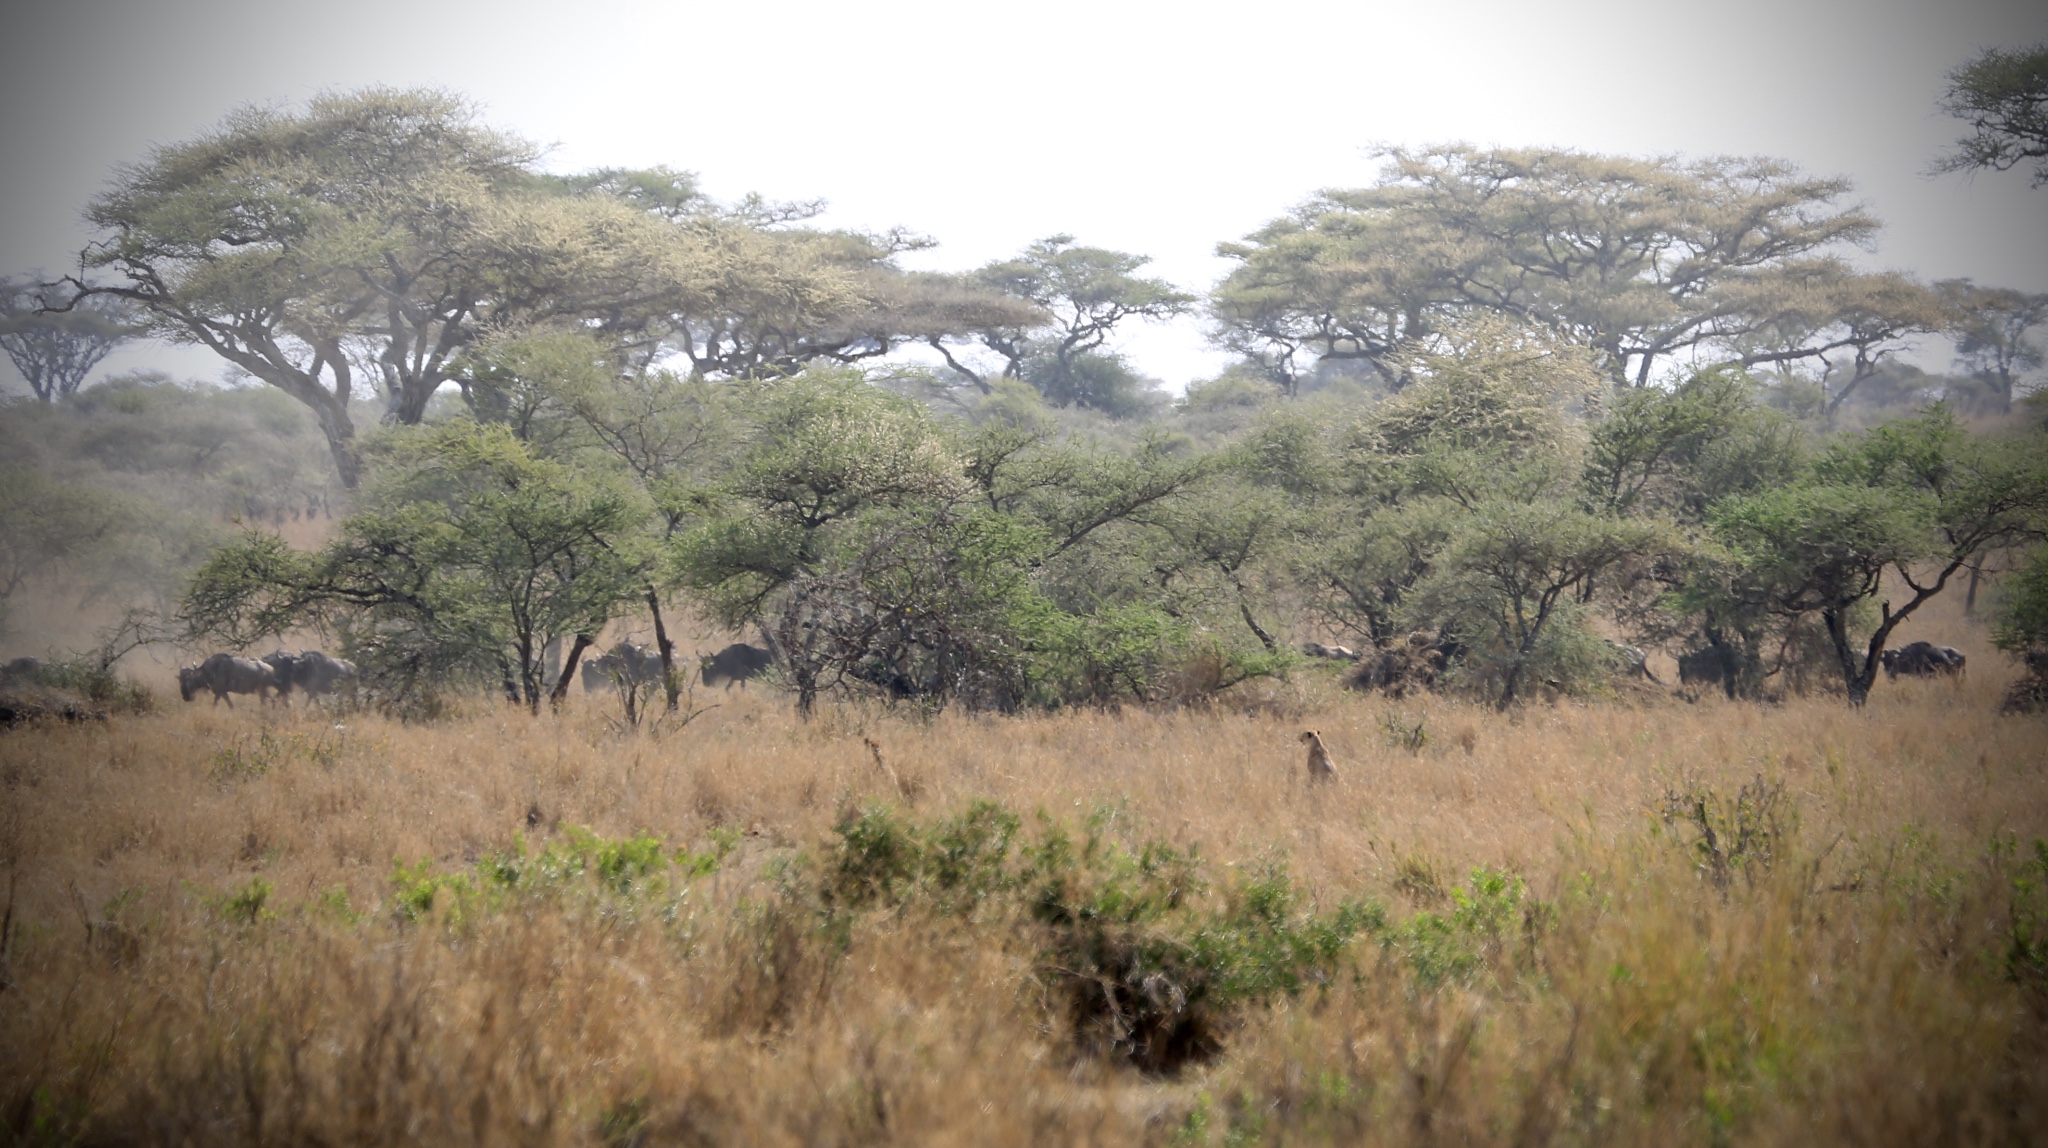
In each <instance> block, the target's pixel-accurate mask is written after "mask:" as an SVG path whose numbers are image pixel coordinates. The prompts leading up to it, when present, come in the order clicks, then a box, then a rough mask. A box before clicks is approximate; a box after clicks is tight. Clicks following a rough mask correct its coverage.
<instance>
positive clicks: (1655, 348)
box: [1211, 145, 1878, 392]
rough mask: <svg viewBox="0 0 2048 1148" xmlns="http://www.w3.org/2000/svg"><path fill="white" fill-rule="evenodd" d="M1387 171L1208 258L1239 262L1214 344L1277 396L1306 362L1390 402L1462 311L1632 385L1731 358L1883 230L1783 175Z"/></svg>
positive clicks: (1758, 165)
mask: <svg viewBox="0 0 2048 1148" xmlns="http://www.w3.org/2000/svg"><path fill="white" fill-rule="evenodd" d="M1382 155H1383V156H1384V157H1385V159H1386V161H1387V163H1386V166H1385V168H1384V169H1383V170H1382V172H1381V176H1380V179H1379V182H1378V183H1376V184H1374V185H1373V186H1371V187H1367V188H1362V189H1355V190H1336V191H1326V192H1323V193H1321V194H1319V195H1317V196H1316V197H1315V198H1313V199H1311V200H1309V201H1308V202H1306V203H1304V204H1302V205H1301V206H1300V207H1298V208H1296V209H1295V210H1294V211H1292V212H1291V213H1289V214H1288V215H1287V216H1285V217H1283V218H1281V219H1278V220H1275V221H1274V222H1272V223H1270V224H1267V225H1266V226H1265V227H1264V228H1261V229H1260V230H1259V231H1256V232H1254V233H1253V234H1252V235H1250V236H1248V237H1247V238H1246V239H1245V240H1244V241H1243V242H1240V243H1226V244H1222V245H1220V246H1219V248H1218V251H1219V253H1220V254H1222V255H1224V256H1226V257H1228V258H1231V259H1234V260H1236V261H1237V263H1238V266H1237V268H1236V269H1235V270H1233V271H1232V272H1231V273H1230V274H1229V275H1228V276H1227V277H1226V278H1225V279H1224V280H1223V282H1222V283H1221V284H1220V285H1219V286H1218V287H1217V289H1216V291H1215V293H1214V295H1213V296H1212V299H1211V309H1212V313H1213V314H1214V316H1215V317H1216V319H1217V321H1218V323H1219V325H1220V328H1221V332H1220V336H1219V337H1220V339H1221V341H1222V342H1223V343H1224V344H1225V345H1226V346H1228V347H1231V348H1232V349H1234V350H1237V351H1239V352H1241V353H1244V354H1246V355H1248V356H1250V357H1252V358H1254V359H1255V360H1257V361H1258V362H1260V363H1262V364H1263V365H1264V366H1265V368H1266V369H1267V370H1268V372H1269V373H1270V374H1271V375H1272V377H1273V378H1274V379H1275V380H1276V382H1278V383H1279V385H1280V386H1281V387H1282V388H1283V389H1284V390H1288V391H1290V392H1291V391H1292V389H1293V388H1294V386H1295V383H1296V380H1297V379H1298V378H1299V376H1300V374H1301V373H1302V371H1303V370H1305V369H1306V368H1307V367H1308V366H1309V365H1310V361H1312V360H1314V359H1318V358H1326V359H1356V360H1362V361H1363V362H1365V363H1367V364H1369V365H1370V366H1371V367H1372V368H1373V369H1374V370H1375V371H1376V372H1377V373H1379V374H1380V375H1381V376H1382V377H1383V378H1384V379H1385V381H1386V382H1387V383H1388V384H1389V385H1390V386H1394V387H1399V386H1401V385H1403V384H1404V383H1405V382H1406V376H1405V375H1404V374H1403V373H1402V370H1401V360H1402V357H1403V355H1404V353H1405V352H1406V351H1407V350H1408V348H1410V347H1411V346H1413V344H1414V343H1415V342H1416V341H1417V340H1419V339H1422V338H1423V337H1425V336H1427V335H1428V334H1430V333H1431V332H1432V331H1434V330H1435V329H1437V327H1438V326H1439V325H1441V324H1442V323H1443V322H1444V321H1445V320H1446V319H1448V318H1450V317H1452V316H1455V315H1459V314H1465V313H1471V312H1491V313H1495V314H1501V315H1505V316H1509V317H1512V318H1514V319H1516V320H1518V321H1521V322H1525V323H1530V324H1534V325H1538V326H1543V327H1548V328H1550V329H1552V330H1555V331H1558V332H1559V333H1561V334H1563V335H1565V336H1567V337H1569V338H1571V339H1573V340H1575V341H1578V342H1580V343H1583V344H1584V345H1586V346H1588V347H1591V348H1592V349H1593V350H1594V351H1595V352H1596V353H1597V354H1598V356H1599V358H1600V364H1601V366H1602V368H1603V370H1604V371H1605V372H1606V373H1607V375H1608V376H1609V377H1610V378H1611V379H1612V380H1614V382H1616V383H1617V384H1623V383H1633V384H1636V385H1641V384H1644V383H1647V382H1648V381H1650V380H1651V379H1652V378H1654V377H1656V376H1657V374H1658V372H1659V371H1660V370H1661V369H1662V368H1663V367H1664V366H1665V365H1666V364H1668V363H1671V362H1673V361H1675V360H1676V359H1678V358H1679V357H1681V356H1685V357H1696V356H1699V355H1709V356H1711V355H1716V354H1719V355H1721V356H1722V357H1723V358H1734V357H1735V356H1734V354H1733V353H1732V351H1731V350H1730V346H1731V344H1732V343H1734V342H1735V341H1738V340H1740V339H1742V338H1743V337H1745V336H1748V335H1750V334H1752V333H1754V332H1755V331H1756V330H1758V329H1759V327H1760V326H1761V325H1762V324H1765V323H1767V322H1768V321H1769V319H1770V317H1771V315H1772V314H1773V313H1774V311H1775V309H1776V307H1775V305H1774V303H1773V300H1774V299H1775V298H1776V297H1778V296H1781V295H1783V294H1785V293H1787V292H1790V291H1793V290H1795V289H1796V287H1797V283H1796V280H1797V277H1798V274H1799V272H1800V270H1801V268H1802V266H1803V265H1804V264H1805V263H1807V262H1809V261H1811V260H1813V259H1815V258H1817V257H1818V256H1820V255H1821V254H1822V253H1824V252H1825V251H1826V250H1827V249H1829V248H1831V247H1833V246H1835V245H1838V244H1845V243H1860V242H1864V241H1867V240H1869V239H1870V238H1871V237H1872V236H1874V235H1875V234H1876V231H1877V226H1878V225H1877V223H1876V221H1875V220H1873V219H1872V218H1871V217H1870V216H1868V215H1866V214H1865V213H1863V212H1862V211H1861V210H1860V209H1857V208H1854V207H1847V208H1845V207H1841V206H1839V203H1838V201H1839V200H1840V199H1841V198H1842V197H1843V196H1844V195H1845V194H1847V192H1848V191H1849V184H1848V182H1847V181H1846V180H1841V179H1825V178H1815V177H1810V176H1806V175H1803V174H1802V173H1800V172H1799V171H1798V170H1797V169H1795V168H1793V167H1792V166H1791V165H1789V164H1787V163H1784V162H1782V161H1778V160H1771V159H1761V158H1750V159H1738V158H1726V157H1723V158H1713V159H1705V160H1693V161H1683V160H1679V159H1675V158H1669V157H1665V158H1655V159H1634V158H1628V157H1618V156H1602V155H1591V154H1587V153H1583V152H1575V151H1546V150H1535V149H1491V150H1482V149H1478V148H1473V147H1468V146H1464V145H1447V146H1440V147H1432V148H1427V149H1423V150H1420V151H1409V150H1406V149H1400V148H1394V149H1389V150H1387V151H1385V152H1383V153H1382ZM1788 280H1790V282H1788ZM1806 353H1807V354H1809V355H1810V354H1814V353H1817V348H1808V349H1806Z"/></svg>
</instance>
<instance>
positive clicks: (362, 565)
mask: <svg viewBox="0 0 2048 1148" xmlns="http://www.w3.org/2000/svg"><path fill="white" fill-rule="evenodd" d="M376 463H377V466H376V469H375V470H374V471H373V479H372V482H371V483H370V485H369V487H368V488H367V489H366V490H365V492H364V497H363V508H362V509H361V510H360V511H358V512H357V513H356V514H354V515H351V516H350V517H349V518H348V519H346V520H345V521H344V522H343V523H342V525H341V532H340V534H341V536H340V537H339V538H338V539H336V540H335V541H334V542H332V543H329V544H328V545H327V546H326V547H324V548H322V550H321V551H319V552H318V553H317V554H314V555H311V556H307V555H300V554H297V553H294V552H292V551H290V550H289V549H288V548H286V547H285V546H284V545H283V544H282V543H281V542H279V541H278V540H276V539H275V538H271V537H268V536H263V535H250V536H247V537H245V538H244V539H243V540H242V541H241V542H240V543H239V544H236V545H234V546H230V547H226V548H223V550H222V551H220V552H219V553H217V554H216V555H215V556H214V558H212V559H211V560H209V561H208V563H207V564H206V565H205V567H203V568H202V569H201V571H200V572H199V574H198V575H197V576H195V578H194V579H193V582H192V585H191V588H190V590H189V591H188V593H187V595H186V600H185V603H184V606H183V608H182V610H181V614H180V616H181V618H182V620H183V621H184V622H185V624H186V626H187V628H188V631H189V632H190V633H192V634H193V635H195V636H198V635H211V636H218V637H223V638H226V639H228V640H230V641H234V642H236V643H237V644H247V643H248V642H250V641H253V640H255V639H257V638H259V637H262V636H265V635H267V634H273V633H279V632H282V631H283V630H284V629H286V628H288V627H290V626H292V625H297V624H304V623H307V622H314V623H319V624H323V625H326V626H329V627H331V628H333V629H336V630H338V631H340V632H341V633H342V634H343V635H344V636H345V638H346V639H347V642H348V649H349V652H350V654H351V656H353V657H355V658H357V659H358V660H359V661H360V662H362V663H363V667H362V668H363V670H364V673H365V676H366V679H367V681H368V683H369V684H370V685H372V686H373V687H375V688H377V689H379V690H381V691H383V693H384V695H385V698H386V700H387V702H388V703H389V704H395V705H399V706H401V707H403V706H407V705H412V704H416V703H417V702H418V701H419V700H421V699H422V698H423V697H425V696H427V695H430V694H432V693H433V692H434V691H435V690H437V689H440V688H445V687H446V686H447V685H449V684H452V683H453V682H459V681H463V680H468V681H471V682H476V681H489V680H493V679H495V680H496V681H497V682H499V683H500V684H502V685H503V687H504V689H505V691H506V693H507V695H508V696H509V697H511V698H512V699H513V700H515V701H519V702H521V703H524V704H525V705H527V706H528V707H529V708H533V709H536V710H537V709H538V708H539V705H540V701H541V695H542V692H543V689H544V681H543V675H544V672H545V668H546V647H547V644H548V643H549V642H550V641H551V640H552V639H555V638H559V637H564V636H567V635H572V634H596V633H597V632H598V631H599V630H600V629H601V628H602V627H603V625H604V623H605V621H606V620H608V619H609V618H610V617H612V616H613V614H614V613H615V612H616V611H618V610H619V609H620V608H621V606H622V604H623V603H625V602H627V601H630V600H634V599H636V598H637V597H638V595H639V593H640V592H641V588H642V587H643V585H644V580H643V575H644V572H645V570H646V567H647V565H648V562H649V558H648V556H646V555H645V554H643V553H641V552H640V551H638V550H637V549H636V548H635V544H634V539H635V538H636V536H637V533H638V531H639V530H640V528H641V526H642V524H643V523H644V522H645V520H646V518H647V515H648V508H647V506H646V504H645V503H644V502H643V501H642V500H641V499H640V498H639V497H638V496H637V494H636V492H634V491H633V490H631V489H630V488H626V487H624V486H622V485H620V484H618V483H615V482H612V481H609V480H608V479H607V478H605V477H604V476H602V475H590V474H583V473H578V472H577V471H575V470H572V469H571V468H569V467H567V466H565V465H564V464H562V463H559V462H554V461H551V460H548V459H543V458H538V457H536V456H535V455H534V454H533V453H532V451H531V450H530V448H529V447H528V446H527V445H526V444H524V443H522V442H521V441H520V440H519V439H517V438H515V437H514V436H513V435H512V434H511V433H509V431H507V430H506V429H505V428H503V427H499V426H478V425H476V424H470V423H452V424H447V425H443V426H439V427H434V428H425V429H421V430H418V431H414V432H410V433H399V434H393V435H391V436H389V437H388V438H387V439H386V440H385V441H384V442H383V443H382V444H381V449H380V452H379V454H378V456H377V458H376Z"/></svg>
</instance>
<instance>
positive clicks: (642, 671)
mask: <svg viewBox="0 0 2048 1148" xmlns="http://www.w3.org/2000/svg"><path fill="white" fill-rule="evenodd" d="M579 672H580V673H581V674H582V675H583V692H584V693H586V694H594V693H596V692H597V691H599V690H608V689H611V688H613V687H625V686H640V685H644V684H646V683H648V682H658V681H660V680H661V651H660V650H658V649H655V648H653V647H651V646H642V645H638V644H636V643H633V642H620V643H619V644H618V645H616V646H613V647H612V648H611V649H610V650H608V651H606V652H605V653H604V654H603V655H601V656H599V657H595V658H586V659H585V660H584V661H583V664H582V666H581V667H580V670H579Z"/></svg>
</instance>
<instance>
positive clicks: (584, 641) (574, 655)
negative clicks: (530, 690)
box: [534, 634, 630, 713]
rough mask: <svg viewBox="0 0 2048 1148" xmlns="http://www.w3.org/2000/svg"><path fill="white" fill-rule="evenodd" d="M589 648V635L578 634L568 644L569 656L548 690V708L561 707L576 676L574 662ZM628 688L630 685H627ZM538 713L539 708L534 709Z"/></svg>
mask: <svg viewBox="0 0 2048 1148" xmlns="http://www.w3.org/2000/svg"><path fill="white" fill-rule="evenodd" d="M589 648H590V635H589V634H578V635H576V641H575V642H573V643H572V644H571V645H570V646H569V656H568V658H566V659H564V660H563V662H562V676H561V677H559V678H557V679H556V680H555V688H554V689H552V690H550V691H548V709H549V710H558V709H561V708H562V699H563V698H565V697H567V696H568V695H569V682H570V680H571V679H573V678H574V677H575V676H576V663H577V662H580V661H582V660H583V651H585V650H587V649H589ZM629 689H630V687H629ZM534 712H535V713H539V712H540V711H539V709H538V708H536V709H535V710H534Z"/></svg>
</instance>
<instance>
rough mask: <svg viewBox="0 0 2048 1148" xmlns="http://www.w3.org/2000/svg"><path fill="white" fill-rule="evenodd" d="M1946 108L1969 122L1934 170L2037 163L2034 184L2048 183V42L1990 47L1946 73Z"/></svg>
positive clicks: (1943, 96) (1996, 168)
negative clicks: (1967, 129)
mask: <svg viewBox="0 0 2048 1148" xmlns="http://www.w3.org/2000/svg"><path fill="white" fill-rule="evenodd" d="M1938 106H1939V107H1940V108H1941V110H1942V111H1944V112H1946V113H1948V114H1949V115H1951V116H1954V117H1955V118H1957V119H1959V120H1962V121H1964V122H1965V123H1967V124H1969V125H1970V129H1971V131H1970V134H1969V135H1967V136H1964V137H1963V138H1961V139H1959V140H1957V141H1956V143H1955V150H1954V151H1952V152H1949V153H1948V154H1947V155H1944V156H1941V157H1939V158H1938V159H1936V160H1935V161H1934V165H1933V170H1934V171H1936V172H1948V171H1964V172H1968V171H1980V170H1983V171H2010V170H2012V169H2013V168H2015V167H2018V166H2020V165H2021V164H2024V163H2029V162H2031V163H2032V164H2033V165H2034V186H2035V187H2043V186H2048V44H2036V45H2034V46H2032V47H2030V48H2018V49H2010V50H2008V49H2004V48H1990V49H1987V50H1986V51H1985V52H1984V53H1983V54H1982V55H1980V56H1978V57H1977V58H1976V59H1974V60H1971V61H1970V62H1969V63H1967V64H1963V65H1961V66H1960V67H1958V68H1956V69H1955V70H1953V71H1951V72H1950V73H1949V74H1948V87H1947V89H1946V90H1944V91H1943V92H1942V94H1941V99H1940V101H1939V103H1938Z"/></svg>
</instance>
